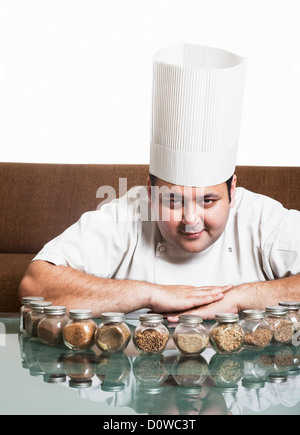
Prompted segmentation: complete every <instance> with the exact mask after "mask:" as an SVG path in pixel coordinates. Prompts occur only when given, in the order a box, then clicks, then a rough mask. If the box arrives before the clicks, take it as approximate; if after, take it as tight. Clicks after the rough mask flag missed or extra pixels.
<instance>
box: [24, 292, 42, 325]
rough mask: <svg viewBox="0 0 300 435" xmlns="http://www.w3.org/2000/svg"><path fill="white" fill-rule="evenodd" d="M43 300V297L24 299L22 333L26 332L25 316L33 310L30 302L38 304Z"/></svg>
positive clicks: (26, 297) (25, 297)
mask: <svg viewBox="0 0 300 435" xmlns="http://www.w3.org/2000/svg"><path fill="white" fill-rule="evenodd" d="M43 300H44V298H43V296H24V297H23V298H22V306H21V308H20V332H25V316H26V314H27V313H29V311H30V310H31V308H30V302H38V301H43Z"/></svg>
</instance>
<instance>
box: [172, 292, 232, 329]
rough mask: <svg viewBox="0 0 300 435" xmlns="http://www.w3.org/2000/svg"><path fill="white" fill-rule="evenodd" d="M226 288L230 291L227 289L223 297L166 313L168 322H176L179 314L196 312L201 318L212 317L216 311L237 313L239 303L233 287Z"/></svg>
mask: <svg viewBox="0 0 300 435" xmlns="http://www.w3.org/2000/svg"><path fill="white" fill-rule="evenodd" d="M228 290H231V291H227V293H226V294H224V297H223V298H221V299H219V300H215V301H213V302H212V303H208V304H206V305H203V306H199V307H197V308H193V309H191V310H186V311H182V312H180V313H178V312H177V313H176V312H174V313H167V315H166V317H167V319H168V321H169V322H178V316H179V314H197V315H199V316H201V317H202V318H203V319H214V317H215V314H217V313H238V312H239V305H238V298H237V295H236V292H235V291H234V290H235V288H234V287H233V286H231V288H229V289H228Z"/></svg>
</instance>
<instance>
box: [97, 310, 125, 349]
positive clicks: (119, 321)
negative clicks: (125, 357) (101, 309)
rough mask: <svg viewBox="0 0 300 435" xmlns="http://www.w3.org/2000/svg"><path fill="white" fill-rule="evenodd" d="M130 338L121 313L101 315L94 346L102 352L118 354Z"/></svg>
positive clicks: (123, 315)
mask: <svg viewBox="0 0 300 435" xmlns="http://www.w3.org/2000/svg"><path fill="white" fill-rule="evenodd" d="M130 338H131V332H130V328H129V326H128V325H127V324H126V323H125V314H123V313H102V315H101V323H100V325H99V326H98V329H97V332H96V345H97V347H98V348H99V349H100V350H102V351H103V352H120V351H122V350H124V349H125V348H126V346H127V345H128V343H129V340H130Z"/></svg>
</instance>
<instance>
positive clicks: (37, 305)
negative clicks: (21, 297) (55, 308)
mask: <svg viewBox="0 0 300 435" xmlns="http://www.w3.org/2000/svg"><path fill="white" fill-rule="evenodd" d="M50 305H52V302H49V301H34V302H30V307H31V308H32V309H33V310H44V308H45V307H50Z"/></svg>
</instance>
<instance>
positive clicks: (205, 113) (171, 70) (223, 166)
mask: <svg viewBox="0 0 300 435" xmlns="http://www.w3.org/2000/svg"><path fill="white" fill-rule="evenodd" d="M245 72H246V60H245V59H244V58H242V57H240V56H237V55H235V54H233V53H230V52H228V51H225V50H222V49H217V48H210V47H203V46H199V45H192V44H179V45H175V46H171V47H167V48H164V49H162V50H160V51H159V52H158V53H157V54H156V55H155V57H154V62H153V93H152V124H151V149H150V173H152V174H153V175H156V176H157V177H159V178H161V179H162V180H164V181H167V182H169V183H172V184H176V185H180V186H199V187H200V186H201V187H204V186H213V185H216V184H220V183H223V182H224V181H226V180H227V179H228V178H230V177H231V175H232V174H233V173H234V169H235V164H236V155H237V146H238V139H239V130H240V122H241V112H242V100H243V90H244V80H245Z"/></svg>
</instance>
